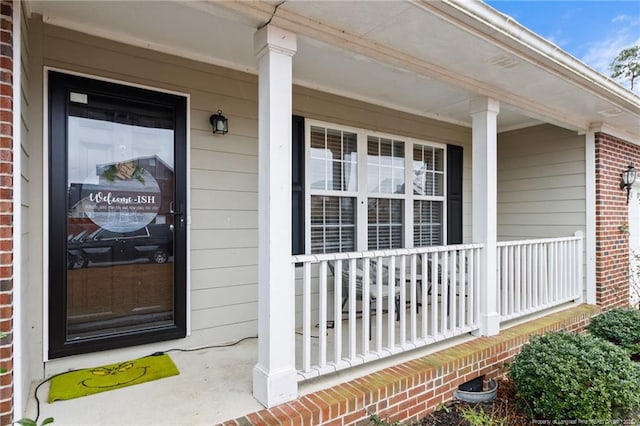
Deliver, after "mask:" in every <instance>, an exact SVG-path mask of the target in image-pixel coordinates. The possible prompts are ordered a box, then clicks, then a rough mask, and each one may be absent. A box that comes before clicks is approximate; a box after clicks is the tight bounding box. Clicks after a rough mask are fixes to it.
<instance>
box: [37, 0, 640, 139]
mask: <svg viewBox="0 0 640 426" xmlns="http://www.w3.org/2000/svg"><path fill="white" fill-rule="evenodd" d="M277 4H278V2H260V3H258V2H243V1H237V2H214V1H164V2H159V1H92V2H78V1H33V2H30V3H29V5H30V8H31V11H32V12H35V13H40V14H42V15H43V17H44V20H45V22H49V23H51V24H54V25H60V26H65V27H69V28H72V29H76V30H79V31H82V32H87V33H90V34H94V35H98V36H102V37H107V38H111V39H114V40H118V41H123V42H126V43H131V44H135V45H139V46H143V47H147V48H151V49H155V50H159V51H162V52H166V53H171V54H176V55H180V56H185V57H189V58H193V59H197V60H202V61H205V62H210V63H216V64H220V65H223V66H230V67H232V68H234V69H239V70H242V71H247V72H250V73H257V68H256V59H255V55H254V50H253V34H254V32H255V29H256V28H257V27H259V26H261V25H264V24H265V23H266V22H267V21H269V19H271V22H272V23H273V24H275V25H277V26H280V27H282V28H285V29H288V30H290V31H293V32H295V33H296V34H298V53H297V54H296V55H295V56H294V61H293V63H294V81H295V82H296V83H297V84H300V85H304V86H307V87H312V88H317V89H321V90H325V91H328V92H332V93H337V94H341V95H345V96H348V97H353V98H356V99H361V100H365V101H369V102H373V103H375V104H378V105H385V106H389V107H391V108H395V109H399V110H403V111H408V112H412V113H416V114H420V115H424V116H427V117H433V118H438V119H441V120H445V121H449V122H453V123H457V124H462V125H465V126H470V123H471V120H470V117H469V114H468V102H469V100H470V99H471V98H472V97H474V96H478V95H486V96H491V97H494V98H496V99H498V100H499V101H500V102H501V112H500V115H499V117H498V125H499V130H500V131H505V130H508V129H513V128H520V127H527V126H530V125H535V124H537V123H540V122H550V123H554V124H557V125H560V126H563V127H566V128H570V129H573V130H577V131H585V130H588V129H589V128H590V127H592V126H598V125H604V126H610V127H612V128H617V129H622V131H623V132H624V133H625V134H626V135H628V136H629V137H630V138H632V139H633V140H635V141H638V140H639V139H640V98H639V97H638V96H637V95H634V94H631V93H630V92H627V91H620V89H618V88H617V86H616V85H615V84H612V83H610V82H608V81H607V80H606V79H604V78H600V79H599V80H597V81H595V80H594V79H593V78H590V77H592V76H591V75H586V76H585V75H583V74H580V73H576V72H574V71H572V70H571V69H569V68H570V67H568V66H566V62H567V59H566V57H565V56H563V57H562V58H560V59H558V58H555V57H550V56H549V55H546V54H542V53H540V52H539V51H537V50H536V49H534V48H533V47H529V44H532V43H529V44H527V45H525V44H523V42H522V41H520V40H518V37H519V35H518V34H507V33H506V32H505V31H503V30H500V28H499V25H497V26H492V25H489V24H487V23H483V22H481V20H480V19H479V18H478V17H477V16H476V15H477V14H476V15H473V14H472V13H470V11H469V10H467V9H465V7H461V6H460V5H459V4H457V1H453V0H450V1H447V2H441V3H440V2H439V3H436V2H429V1H421V0H414V1H405V2H399V1H390V2H363V1H360V2H356V1H354V2H326V1H322V2H321V1H318V2H312V1H287V2H282V3H281V4H280V5H279V6H278V7H277V10H276V12H275V14H274V13H273V12H274V9H275V6H276V5H277ZM480 7H482V8H484V9H483V11H484V12H486V11H489V16H490V17H492V18H494V19H495V20H497V21H500V20H503V21H505V22H507V21H509V19H510V18H508V17H505V16H503V15H500V14H498V13H497V12H495V11H492V10H490V9H488V7H485V6H484V5H481V6H480ZM272 15H273V16H272ZM472 15H473V16H472ZM478 16H479V15H478ZM511 24H512V25H516V26H517V24H513V23H511ZM525 35H527V36H528V38H529V39H532V38H533V39H535V38H536V36H534V35H533V34H530V33H525ZM534 41H535V40H534ZM533 44H535V43H533ZM562 55H564V54H563V53H558V55H557V56H558V57H560V56H562ZM572 60H573V61H574V62H575V64H574V63H571V61H572ZM568 61H569V63H570V64H573V65H575V67H577V68H580V67H583V68H584V65H583V64H580V63H578V62H577V61H576V60H574V59H571V58H569V59H568ZM575 67H574V68H575ZM587 74H589V73H587Z"/></svg>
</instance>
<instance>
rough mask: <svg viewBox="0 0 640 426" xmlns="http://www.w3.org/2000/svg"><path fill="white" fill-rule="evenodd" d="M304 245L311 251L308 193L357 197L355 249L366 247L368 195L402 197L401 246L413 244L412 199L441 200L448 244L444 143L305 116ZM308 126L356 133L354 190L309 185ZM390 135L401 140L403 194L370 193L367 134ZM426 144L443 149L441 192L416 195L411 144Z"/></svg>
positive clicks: (443, 226) (309, 196) (445, 243)
mask: <svg viewBox="0 0 640 426" xmlns="http://www.w3.org/2000/svg"><path fill="white" fill-rule="evenodd" d="M304 126H305V129H304V173H305V176H304V246H305V253H307V254H310V253H311V196H312V195H320V196H334V197H335V196H338V197H352V198H356V213H355V221H356V223H355V232H356V242H355V243H356V251H359V252H360V251H366V250H368V249H367V244H368V242H367V234H368V231H367V229H368V217H367V200H368V198H394V199H402V200H404V201H405V202H404V218H403V219H404V223H403V225H404V248H413V247H414V244H413V225H414V222H413V201H414V200H427V201H442V225H441V226H442V230H441V231H442V245H447V209H448V206H447V173H448V171H447V145H446V144H443V143H439V142H433V141H429V140H424V139H417V138H412V137H408V136H401V135H396V134H391V133H384V132H379V131H374V130H367V129H363V128H358V127H351V126H344V125H340V124H336V123H331V122H326V121H320V120H313V119H307V118H305V121H304ZM311 127H322V128H328V129H332V130H339V131H343V132H350V133H355V134H356V135H357V138H358V140H357V149H358V157H357V158H358V162H357V166H358V171H357V179H358V180H357V186H356V188H357V189H356V191H334V190H318V189H312V188H311V179H310V176H311ZM368 136H373V137H378V138H385V139H391V140H396V141H402V142H404V143H405V144H404V154H405V155H404V158H405V194H383V193H369V191H368V185H367V179H368V175H367V167H368V162H367V137H368ZM415 144H418V145H426V146H430V147H434V148H440V149H442V150H443V168H444V172H443V178H444V179H443V182H442V191H443V192H442V193H443V195H442V196H433V195H416V194H414V193H413V185H412V184H411V183H412V182H413V167H412V162H413V146H414V145H415Z"/></svg>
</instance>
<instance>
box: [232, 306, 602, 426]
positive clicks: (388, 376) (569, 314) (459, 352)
mask: <svg viewBox="0 0 640 426" xmlns="http://www.w3.org/2000/svg"><path fill="white" fill-rule="evenodd" d="M599 311H600V308H598V307H596V306H591V305H580V306H578V307H575V308H572V309H568V310H565V311H562V312H558V313H555V314H550V315H547V316H545V317H542V318H539V319H537V320H533V321H529V322H527V323H525V324H522V325H519V326H516V327H512V328H509V329H506V330H504V331H502V332H501V333H500V334H499V335H498V336H492V337H479V338H477V339H475V340H473V341H471V342H468V343H463V344H461V345H458V346H454V347H452V348H449V349H445V350H442V351H439V352H436V353H434V354H431V355H428V356H425V357H422V358H419V359H416V360H413V361H409V362H406V363H404V364H399V365H396V366H393V367H389V368H386V369H384V370H381V371H379V372H376V373H373V374H370V375H368V376H366V377H362V378H359V379H355V380H352V381H350V382H346V383H342V384H340V385H337V386H334V387H332V388H329V389H325V390H322V391H319V392H314V393H312V394H309V395H305V396H302V397H300V398H298V399H297V400H295V401H293V402H290V403H287V404H282V405H279V406H277V407H273V408H271V409H268V410H262V411H259V412H256V413H251V414H249V415H247V416H244V417H241V418H238V419H235V420H230V421H228V422H225V423H223V424H224V425H225V426H231V425H320V424H321V425H342V426H347V425H356V424H369V422H368V420H369V416H370V414H373V413H375V414H377V415H378V416H380V417H381V418H382V419H388V420H389V421H391V422H395V421H402V422H411V421H416V420H418V419H420V418H422V417H424V416H426V415H427V414H428V413H430V412H432V411H434V410H435V408H436V407H437V406H438V404H439V403H441V402H443V401H448V400H450V399H452V398H453V393H454V391H455V390H456V389H457V388H458V386H459V385H461V384H462V383H465V382H467V381H469V380H472V379H474V378H476V377H478V376H481V375H484V376H485V379H491V378H495V377H496V376H498V375H500V374H501V373H502V372H503V370H504V367H505V364H507V363H508V362H510V361H511V360H512V358H513V357H514V356H515V355H516V354H517V353H518V352H520V348H521V347H522V345H523V344H525V343H527V342H528V341H529V337H530V336H531V335H540V334H544V333H546V332H548V331H558V330H565V331H582V330H583V329H584V328H585V327H586V326H587V324H588V323H589V319H590V318H591V317H592V316H593V315H595V314H596V313H598V312H599Z"/></svg>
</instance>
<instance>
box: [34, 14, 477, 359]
mask: <svg viewBox="0 0 640 426" xmlns="http://www.w3.org/2000/svg"><path fill="white" fill-rule="evenodd" d="M38 19H40V17H39V16H37V15H34V17H33V19H32V21H33V22H35V24H34V26H36V27H38V28H39V31H37V32H36V34H34V35H33V37H32V39H33V38H36V42H37V43H39V44H40V45H41V46H42V49H41V52H44V53H41V54H39V55H40V56H39V62H38V60H37V59H36V60H35V61H34V63H33V64H32V67H31V73H35V74H36V75H38V78H39V76H40V75H42V74H41V73H42V66H49V67H53V68H56V69H60V70H68V71H73V72H80V73H84V74H88V75H93V76H97V77H103V78H110V79H115V80H118V81H122V82H125V83H133V84H141V85H144V86H150V87H156V88H159V89H166V90H172V91H177V92H182V93H187V94H189V96H190V108H191V109H190V139H189V140H190V152H189V158H190V188H189V195H190V199H189V206H190V215H191V232H190V235H189V250H190V251H189V256H190V289H191V294H190V300H191V312H190V318H191V331H192V334H191V335H190V336H189V337H188V338H186V339H183V340H180V341H178V342H171V343H170V345H171V346H172V347H173V346H177V347H195V346H201V345H207V344H215V343H220V342H227V341H230V340H234V339H238V338H242V337H246V336H250V335H255V334H256V332H257V294H258V292H257V274H258V273H257V258H258V248H257V244H258V234H257V225H258V215H257V208H258V194H257V190H258V175H257V172H258V170H257V168H258V158H257V153H258V142H257V131H258V122H257V111H258V105H257V92H258V90H257V89H258V88H257V77H256V76H255V75H250V74H245V73H241V72H237V71H233V70H229V69H225V68H220V67H216V66H213V65H209V64H203V63H198V62H194V61H190V60H186V59H182V58H176V57H173V56H170V55H165V54H161V53H158V52H154V51H149V50H145V49H141V48H137V47H132V46H127V45H124V44H120V43H116V42H112V41H108V40H104V39H100V38H97V37H92V36H88V35H84V34H80V33H77V32H73V31H70V30H66V29H62V28H59V27H54V26H50V25H47V24H42V23H41V22H39V21H38ZM36 55H38V54H36ZM34 88H35V86H34ZM42 90H43V88H42V87H41V86H40V87H37V91H36V92H35V97H34V99H37V100H38V103H39V104H38V106H37V108H32V111H36V116H37V113H39V114H40V115H39V117H38V118H37V120H38V121H40V122H41V121H42V105H41V104H40V102H41V101H40V100H41V99H42ZM293 105H294V113H296V114H300V115H303V116H305V117H308V118H313V119H318V120H324V121H328V122H332V123H337V124H344V125H352V126H357V127H361V128H366V129H372V130H378V131H381V132H385V133H392V134H397V135H406V136H410V137H415V138H418V139H423V140H427V141H434V142H440V143H451V144H456V145H462V146H463V147H464V148H465V177H464V191H465V194H464V197H465V205H464V213H465V214H464V224H465V239H466V240H469V239H470V235H471V232H470V226H471V225H470V224H471V220H470V211H471V209H470V202H471V194H470V191H471V181H470V175H471V173H470V170H471V148H470V140H471V132H470V130H469V129H465V128H463V127H460V126H455V125H451V124H447V123H442V122H438V121H435V120H430V119H426V118H422V117H418V116H414V115H411V114H407V113H402V112H397V111H391V110H389V109H385V108H382V107H379V106H375V105H371V104H366V103H363V102H359V101H354V100H350V99H347V98H343V97H339V96H335V95H329V94H326V93H322V92H319V91H316V90H311V89H306V88H301V87H295V88H294V97H293ZM218 109H222V110H223V112H224V114H225V115H226V116H227V118H228V119H229V130H230V132H229V134H227V135H225V136H215V135H213V134H212V133H211V127H210V124H209V116H210V115H211V114H212V113H213V112H215V111H216V110H218ZM381 123H386V124H389V126H381V125H380V124H381ZM40 135H41V129H39V133H38V132H35V133H34V134H33V135H31V136H30V140H31V142H32V143H33V144H34V146H35V147H37V150H38V158H37V160H35V161H32V165H33V167H35V168H37V169H40V170H41V169H42V167H43V162H42V161H43V160H42V157H41V156H42V147H43V143H44V144H46V141H45V142H43V141H42V138H41V137H40ZM38 179H42V176H40V175H39V176H38ZM38 192H40V193H42V192H41V188H40V187H39V188H37V191H36V193H38ZM37 211H38V217H37V219H33V218H32V222H34V221H40V222H42V220H43V218H42V206H41V205H39V206H38V210H37ZM39 235H41V234H39ZM39 238H40V237H39ZM42 244H43V241H42V240H41V239H39V240H38V242H37V243H36V244H35V245H34V246H33V247H32V251H34V252H36V251H38V252H39V255H40V256H42V252H41V247H42ZM40 276H42V275H40ZM37 284H38V285H42V286H44V285H45V284H44V283H41V282H38V283H37ZM39 297H42V295H41V294H40V295H39ZM33 307H34V309H38V306H36V305H34V306H33ZM165 346H167V345H165ZM40 350H41V349H40Z"/></svg>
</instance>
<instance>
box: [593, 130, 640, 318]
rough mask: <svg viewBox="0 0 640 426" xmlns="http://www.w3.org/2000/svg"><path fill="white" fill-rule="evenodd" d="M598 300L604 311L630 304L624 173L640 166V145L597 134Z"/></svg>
mask: <svg viewBox="0 0 640 426" xmlns="http://www.w3.org/2000/svg"><path fill="white" fill-rule="evenodd" d="M595 147H596V301H597V303H598V305H600V306H601V307H602V308H603V309H605V310H607V309H611V308H615V307H626V306H628V305H629V234H628V231H627V229H628V228H627V222H628V217H629V209H628V205H627V193H626V191H624V190H621V189H620V180H621V172H622V171H623V170H625V169H626V168H627V166H628V165H629V163H630V162H631V163H633V164H634V165H635V166H636V167H639V166H640V146H637V145H633V144H631V143H629V142H626V141H624V140H622V139H618V138H615V137H613V136H610V135H607V134H605V133H596V135H595Z"/></svg>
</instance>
